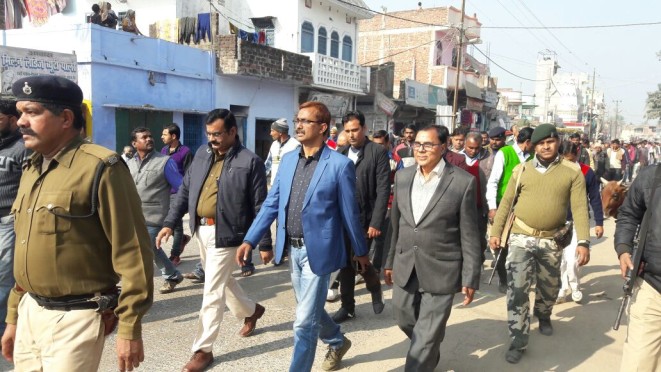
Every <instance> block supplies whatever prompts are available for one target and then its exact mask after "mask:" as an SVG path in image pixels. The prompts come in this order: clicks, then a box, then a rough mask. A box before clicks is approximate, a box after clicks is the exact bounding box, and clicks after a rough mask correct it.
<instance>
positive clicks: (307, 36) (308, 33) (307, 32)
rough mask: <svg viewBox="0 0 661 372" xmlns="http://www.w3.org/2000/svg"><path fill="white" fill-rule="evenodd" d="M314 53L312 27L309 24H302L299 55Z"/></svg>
mask: <svg viewBox="0 0 661 372" xmlns="http://www.w3.org/2000/svg"><path fill="white" fill-rule="evenodd" d="M312 52H314V27H313V26H312V23H310V22H303V26H301V53H312Z"/></svg>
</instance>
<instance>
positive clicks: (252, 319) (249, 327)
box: [239, 304, 266, 337]
mask: <svg viewBox="0 0 661 372" xmlns="http://www.w3.org/2000/svg"><path fill="white" fill-rule="evenodd" d="M264 310H266V308H264V306H262V305H260V304H255V313H254V314H252V315H251V316H249V317H247V318H246V319H245V320H244V321H243V328H241V330H240V331H239V336H241V337H248V336H250V335H251V334H252V333H253V332H254V331H255V327H256V326H257V319H259V318H261V317H262V315H264Z"/></svg>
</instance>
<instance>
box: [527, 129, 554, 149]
mask: <svg viewBox="0 0 661 372" xmlns="http://www.w3.org/2000/svg"><path fill="white" fill-rule="evenodd" d="M551 136H555V137H556V138H557V137H558V130H557V129H556V127H555V125H553V124H542V125H539V126H537V128H535V130H534V131H533V132H532V137H531V138H530V142H532V144H533V145H536V144H537V142H539V141H541V140H543V139H546V138H549V137H551Z"/></svg>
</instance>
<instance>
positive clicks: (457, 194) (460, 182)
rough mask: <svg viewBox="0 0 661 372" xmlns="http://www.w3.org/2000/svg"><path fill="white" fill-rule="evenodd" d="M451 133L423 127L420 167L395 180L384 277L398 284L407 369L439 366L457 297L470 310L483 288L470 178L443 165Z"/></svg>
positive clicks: (396, 301) (417, 145)
mask: <svg viewBox="0 0 661 372" xmlns="http://www.w3.org/2000/svg"><path fill="white" fill-rule="evenodd" d="M448 134H449V133H448V130H447V128H445V127H441V126H438V125H430V126H428V127H425V128H423V129H421V130H420V131H419V132H418V134H417V136H416V138H415V142H414V143H413V150H414V156H415V160H416V163H417V166H416V167H409V168H405V169H402V170H400V171H398V172H397V173H396V174H395V189H394V199H393V203H392V210H391V221H392V244H391V248H390V252H389V254H388V261H387V262H386V266H385V270H384V276H385V281H386V284H388V285H393V282H394V283H395V286H394V288H393V295H392V303H393V308H394V313H395V320H396V321H397V324H398V326H399V328H400V329H401V330H402V331H404V333H406V335H407V336H408V337H409V338H410V339H411V346H410V348H409V351H408V354H407V356H406V365H405V371H422V372H424V371H429V372H431V371H433V370H434V369H435V368H436V366H437V365H438V363H439V359H440V345H441V342H442V341H443V337H444V336H445V325H446V323H447V321H448V318H449V317H450V311H451V309H452V300H453V299H454V295H455V293H458V292H462V293H463V294H464V301H463V304H464V305H468V304H470V303H471V302H472V301H473V295H474V293H475V290H476V289H478V286H479V282H480V270H481V268H482V267H481V266H482V250H481V248H480V239H481V238H482V237H480V236H479V235H478V234H476V233H475V232H476V231H478V228H477V226H478V220H477V207H476V203H475V197H476V191H475V187H476V186H475V179H474V177H473V176H471V175H470V174H468V173H467V172H465V171H464V170H462V169H460V168H458V167H456V166H453V165H452V164H450V163H447V162H446V161H445V160H444V159H443V154H444V153H445V152H446V150H447V139H448Z"/></svg>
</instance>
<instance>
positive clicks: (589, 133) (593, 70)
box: [588, 67, 597, 141]
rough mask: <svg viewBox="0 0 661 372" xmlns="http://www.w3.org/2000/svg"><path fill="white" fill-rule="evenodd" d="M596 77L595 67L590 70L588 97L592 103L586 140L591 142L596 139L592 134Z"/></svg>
mask: <svg viewBox="0 0 661 372" xmlns="http://www.w3.org/2000/svg"><path fill="white" fill-rule="evenodd" d="M596 77H597V68H596V67H595V68H593V69H592V93H591V94H590V96H591V97H590V98H591V100H592V102H591V103H590V130H589V131H588V138H590V139H591V140H593V141H594V140H595V139H596V137H597V136H596V135H595V134H594V133H592V132H593V130H592V123H594V81H595V79H596ZM595 129H596V128H595ZM595 132H596V130H595Z"/></svg>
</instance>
